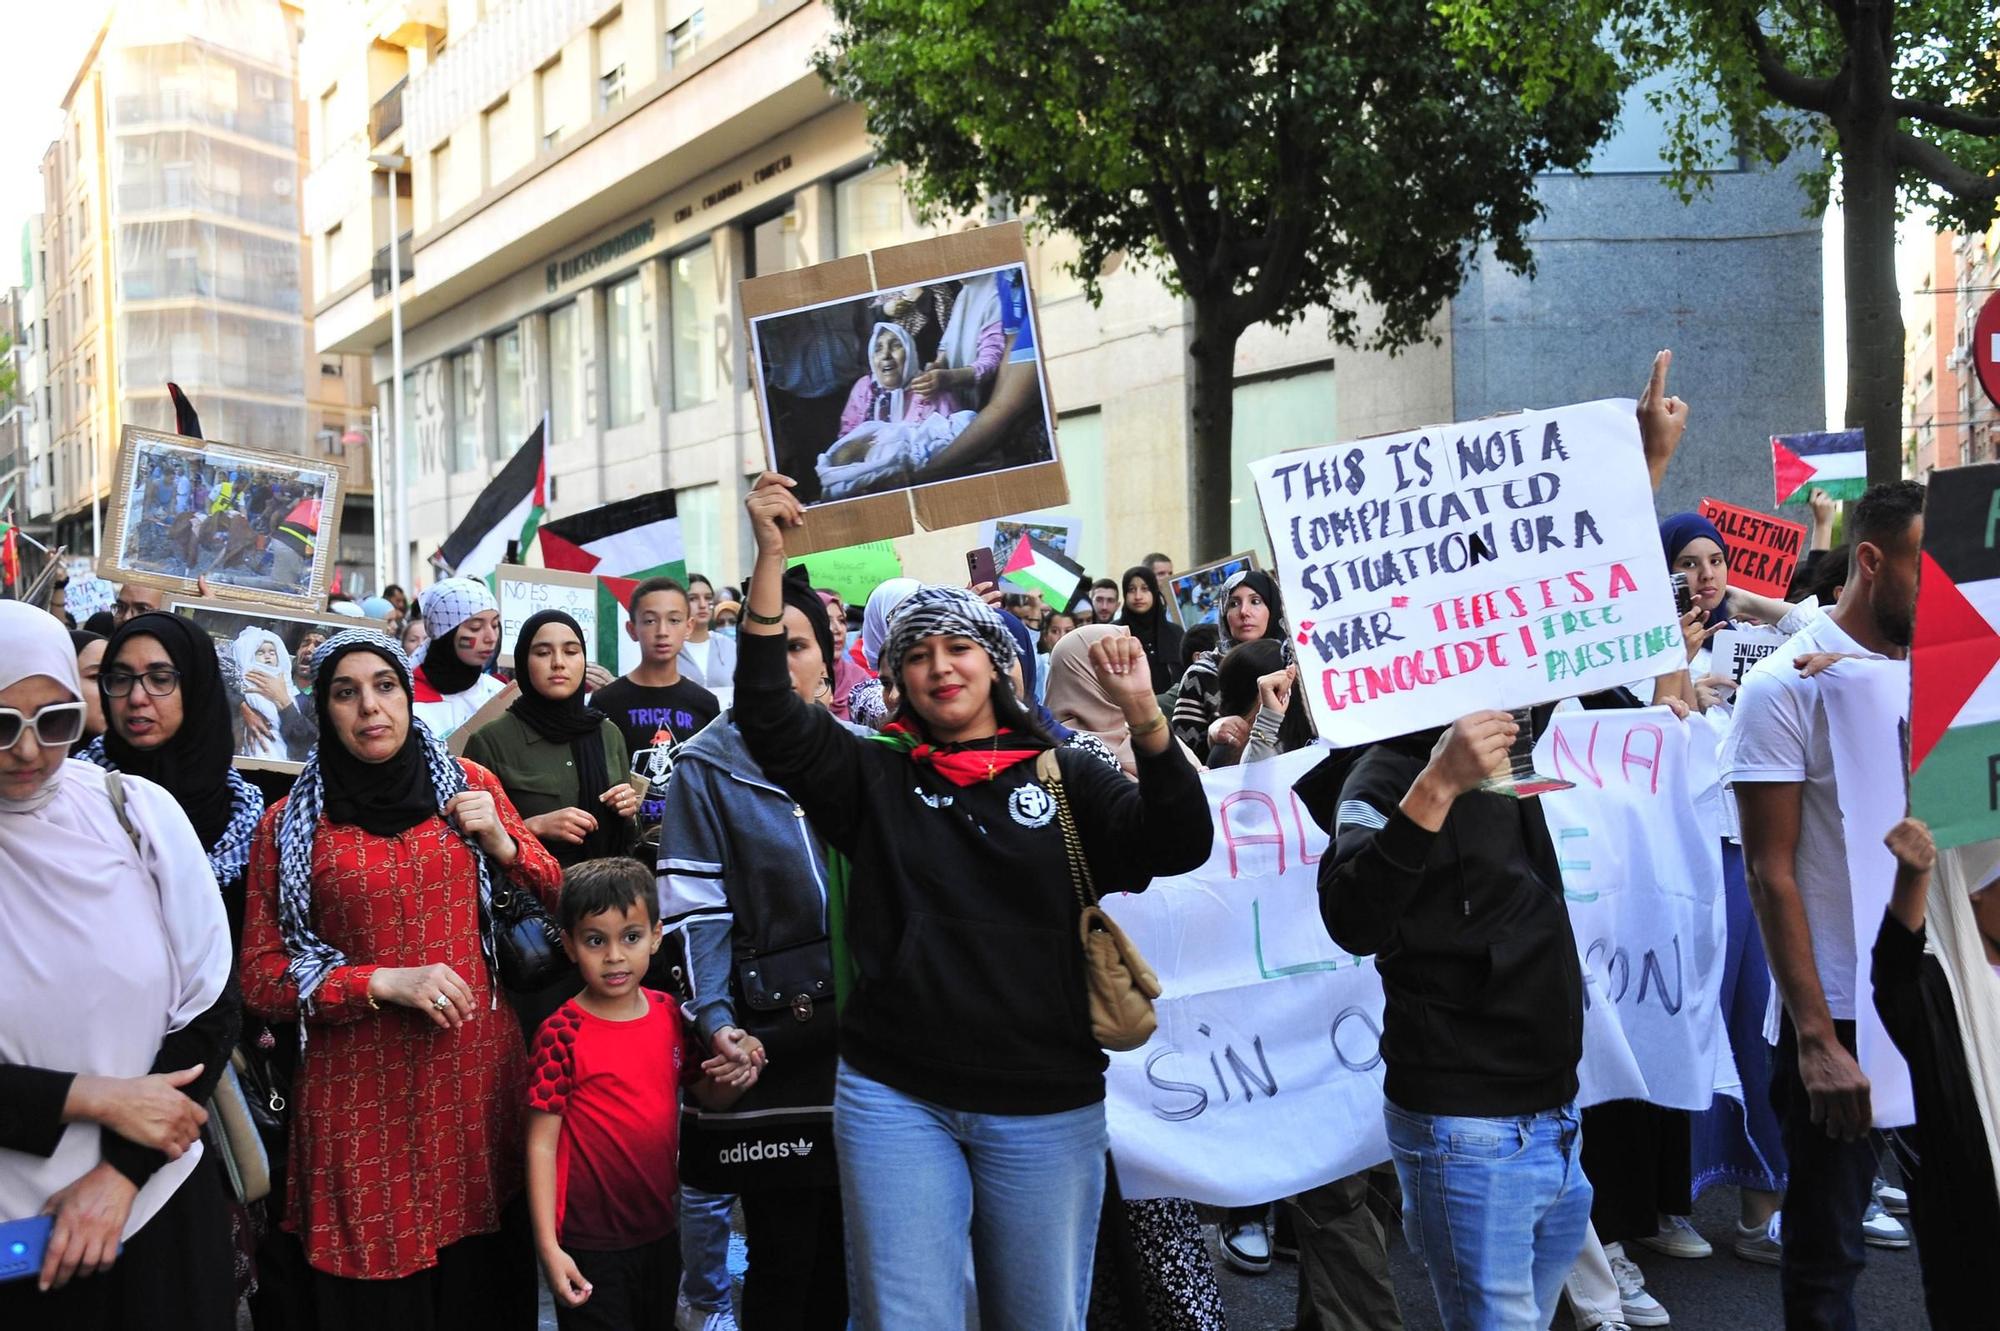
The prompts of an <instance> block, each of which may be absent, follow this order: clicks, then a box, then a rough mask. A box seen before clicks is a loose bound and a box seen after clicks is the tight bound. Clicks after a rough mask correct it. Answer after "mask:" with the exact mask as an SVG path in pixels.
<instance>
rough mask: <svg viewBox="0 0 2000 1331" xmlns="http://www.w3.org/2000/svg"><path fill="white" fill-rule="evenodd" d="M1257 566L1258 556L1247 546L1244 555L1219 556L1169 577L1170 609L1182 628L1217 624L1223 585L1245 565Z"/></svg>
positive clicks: (1220, 611) (1168, 602) (1241, 570)
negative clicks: (1210, 561)
mask: <svg viewBox="0 0 2000 1331" xmlns="http://www.w3.org/2000/svg"><path fill="white" fill-rule="evenodd" d="M1255 567H1257V556H1256V555H1255V554H1254V553H1252V552H1250V551H1248V550H1246V551H1244V552H1243V553H1242V554H1240V555H1231V556H1229V558H1227V559H1218V560H1217V561H1216V562H1215V563H1213V564H1203V565H1202V566H1201V567H1200V568H1191V569H1189V570H1188V571H1187V572H1185V573H1177V574H1175V575H1174V576H1173V577H1172V578H1170V579H1168V581H1167V588H1166V592H1167V613H1169V614H1171V615H1172V616H1173V617H1174V619H1175V620H1176V621H1178V622H1179V624H1180V626H1181V627H1182V628H1193V627H1194V626H1195V625H1196V624H1213V623H1215V622H1216V621H1217V620H1218V619H1220V618H1221V617H1222V586H1223V584H1224V583H1226V582H1228V581H1229V580H1230V579H1231V578H1233V577H1235V576H1236V575H1237V574H1238V573H1241V572H1243V571H1244V570H1245V569H1253V568H1255Z"/></svg>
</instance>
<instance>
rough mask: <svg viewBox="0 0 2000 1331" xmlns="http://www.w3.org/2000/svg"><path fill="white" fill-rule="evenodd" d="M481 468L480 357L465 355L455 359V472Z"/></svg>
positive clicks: (453, 456)
mask: <svg viewBox="0 0 2000 1331" xmlns="http://www.w3.org/2000/svg"><path fill="white" fill-rule="evenodd" d="M478 466H479V357H478V356H477V355H476V354H475V353H473V352H470V351H461V352H459V353H458V354H457V355H456V356H453V357H452V358H451V469H452V470H453V471H472V470H473V469H475V468H476V467H478Z"/></svg>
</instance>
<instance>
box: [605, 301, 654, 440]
mask: <svg viewBox="0 0 2000 1331" xmlns="http://www.w3.org/2000/svg"><path fill="white" fill-rule="evenodd" d="M604 323H605V329H606V332H607V333H608V334H609V338H608V341H609V343H610V348H611V354H610V356H609V358H608V362H607V363H608V368H609V369H610V372H611V416H610V423H611V425H612V426H614V427H616V426H620V425H630V424H632V423H633V422H634V421H637V420H639V419H641V418H642V417H644V416H645V414H646V404H647V402H648V401H649V400H650V399H651V397H652V392H651V389H652V381H653V374H652V369H653V367H652V365H651V363H650V362H651V361H652V356H653V340H652V338H650V337H648V336H646V316H645V310H644V308H643V302H642V301H641V299H640V293H639V275H638V274H637V273H634V274H633V275H632V276H630V277H628V278H626V279H625V280H624V281H622V282H614V283H612V284H611V285H610V286H608V287H606V288H605V289H604Z"/></svg>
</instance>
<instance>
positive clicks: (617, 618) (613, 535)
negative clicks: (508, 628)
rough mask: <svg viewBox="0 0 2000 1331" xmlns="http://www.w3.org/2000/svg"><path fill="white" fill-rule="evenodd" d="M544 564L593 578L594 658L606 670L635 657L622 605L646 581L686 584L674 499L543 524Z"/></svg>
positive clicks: (635, 502)
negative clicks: (593, 575)
mask: <svg viewBox="0 0 2000 1331" xmlns="http://www.w3.org/2000/svg"><path fill="white" fill-rule="evenodd" d="M539 538H540V540H541V550H542V563H543V565H544V566H545V567H548V568H559V569H565V570H567V571H569V572H571V573H591V574H595V575H596V577H597V587H598V593H597V653H596V659H597V660H599V661H602V662H604V663H605V664H606V665H607V666H608V665H610V664H611V663H612V662H614V661H618V662H621V664H622V663H623V661H625V660H629V659H632V658H633V657H634V654H635V651H636V647H635V645H634V644H633V642H632V639H631V635H629V634H627V633H626V632H625V603H626V602H627V601H628V600H630V599H631V596H632V590H633V588H635V587H637V586H638V585H639V584H640V583H641V582H643V581H645V580H646V579H647V578H672V579H673V580H674V581H676V582H681V583H685V582H686V581H687V553H686V550H685V548H684V547H683V545H682V544H681V522H680V518H679V517H678V516H677V515H676V513H675V511H674V493H673V491H671V490H655V491H653V492H652V493H651V494H643V495H635V496H634V497H632V498H630V499H620V500H618V501H617V502H616V503H611V504H605V505H603V506H602V507H599V508H593V509H589V510H587V511H585V512H582V513H577V514H573V515H572V516H570V517H566V518H557V519H556V520H555V521H553V522H545V523H543V524H542V527H541V531H540V533H539Z"/></svg>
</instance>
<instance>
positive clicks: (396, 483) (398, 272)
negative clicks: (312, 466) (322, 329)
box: [368, 153, 410, 592]
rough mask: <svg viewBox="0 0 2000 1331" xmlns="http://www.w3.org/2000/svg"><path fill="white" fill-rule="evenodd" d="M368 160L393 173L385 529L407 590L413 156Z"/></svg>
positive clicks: (380, 488) (377, 485) (377, 488)
mask: <svg viewBox="0 0 2000 1331" xmlns="http://www.w3.org/2000/svg"><path fill="white" fill-rule="evenodd" d="M368 160H369V162H371V163H372V164H373V165H375V166H377V167H380V168H381V169H382V170H384V171H386V172H388V173H389V401H390V407H389V411H390V415H391V416H392V417H393V418H394V419H393V425H392V431H393V434H394V444H393V446H392V447H391V450H390V451H391V453H392V455H393V456H392V457H391V458H390V463H389V483H388V493H389V494H390V495H392V496H394V501H393V503H392V505H391V508H390V521H388V522H386V523H384V524H383V529H384V530H385V531H386V532H387V533H388V534H389V539H390V540H391V541H392V542H394V546H395V548H394V551H393V554H394V558H393V559H392V560H390V561H389V563H390V566H391V567H393V568H394V569H395V570H396V581H397V582H398V583H399V584H401V586H402V587H403V588H404V589H405V591H406V592H407V591H408V590H409V589H410V534H409V521H410V509H409V501H410V497H409V495H408V493H406V492H405V490H404V489H403V466H404V462H403V458H404V453H403V450H404V448H405V447H407V444H406V443H405V441H404V437H403V241H402V223H401V221H400V219H399V218H398V216H397V208H396V194H397V173H399V172H400V171H402V170H403V168H404V167H406V166H408V165H409V164H410V159H409V158H407V157H405V156H404V155H403V154H401V153H375V154H373V155H372V156H370V157H369V159H368ZM375 493H376V502H377V503H378V504H379V503H381V495H382V493H383V485H382V478H381V477H380V476H379V475H378V476H377V477H376V482H375Z"/></svg>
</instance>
